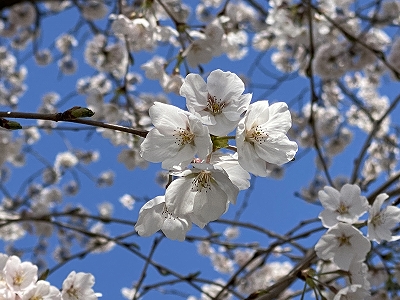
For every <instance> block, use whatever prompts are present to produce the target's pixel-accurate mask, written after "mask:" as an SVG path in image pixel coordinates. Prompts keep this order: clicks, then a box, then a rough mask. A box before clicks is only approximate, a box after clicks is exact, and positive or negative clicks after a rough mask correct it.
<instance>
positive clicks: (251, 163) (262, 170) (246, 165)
mask: <svg viewBox="0 0 400 300" xmlns="http://www.w3.org/2000/svg"><path fill="white" fill-rule="evenodd" d="M237 149H238V159H239V164H240V165H241V166H242V168H243V169H245V170H246V171H248V172H250V173H252V174H254V175H256V176H261V177H265V176H267V165H266V163H265V161H264V160H263V159H261V158H260V157H259V156H258V154H257V153H256V152H255V149H254V147H253V145H251V144H250V143H248V142H243V143H242V146H241V147H239V146H238V148H237Z"/></svg>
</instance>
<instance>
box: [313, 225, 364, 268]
mask: <svg viewBox="0 0 400 300" xmlns="http://www.w3.org/2000/svg"><path fill="white" fill-rule="evenodd" d="M370 249H371V244H370V242H369V241H368V239H367V238H365V237H364V236H363V234H362V233H361V231H359V230H358V229H356V228H354V227H353V226H352V225H350V224H347V223H341V222H340V223H337V224H336V225H335V226H333V227H331V228H330V229H329V230H328V231H327V232H326V233H325V234H324V235H323V236H322V237H321V239H320V240H319V241H318V243H317V244H316V245H315V251H316V252H317V255H318V257H319V258H321V259H330V258H333V262H334V263H335V264H336V265H337V266H338V267H339V268H340V269H342V270H345V271H348V270H349V268H350V265H351V263H352V262H353V261H360V262H361V261H363V260H364V259H365V257H366V255H367V253H368V252H369V250H370Z"/></svg>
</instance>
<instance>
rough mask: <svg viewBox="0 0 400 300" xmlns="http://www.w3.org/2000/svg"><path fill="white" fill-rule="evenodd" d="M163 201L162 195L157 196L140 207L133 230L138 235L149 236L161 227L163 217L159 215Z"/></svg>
mask: <svg viewBox="0 0 400 300" xmlns="http://www.w3.org/2000/svg"><path fill="white" fill-rule="evenodd" d="M164 203H165V200H164V196H158V197H155V198H154V199H151V200H150V201H148V202H147V203H146V204H145V205H143V207H142V208H141V209H140V211H139V218H138V220H137V222H136V225H135V230H136V231H137V233H138V234H139V235H140V236H150V235H152V234H154V233H156V232H157V231H158V230H160V229H161V226H162V224H163V222H164V217H163V216H162V215H161V213H162V211H163V208H164Z"/></svg>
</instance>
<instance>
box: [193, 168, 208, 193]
mask: <svg viewBox="0 0 400 300" xmlns="http://www.w3.org/2000/svg"><path fill="white" fill-rule="evenodd" d="M210 182H211V172H210V171H205V170H203V171H201V172H200V173H199V175H197V176H196V178H195V179H193V181H192V189H193V190H195V191H196V192H201V191H202V189H206V193H207V190H211V184H210Z"/></svg>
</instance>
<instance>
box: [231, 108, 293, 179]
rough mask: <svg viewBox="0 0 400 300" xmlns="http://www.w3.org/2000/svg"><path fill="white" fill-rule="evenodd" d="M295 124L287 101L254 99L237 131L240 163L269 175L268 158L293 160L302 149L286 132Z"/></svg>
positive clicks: (249, 168) (273, 160)
mask: <svg viewBox="0 0 400 300" xmlns="http://www.w3.org/2000/svg"><path fill="white" fill-rule="evenodd" d="M291 125H292V121H291V116H290V112H289V110H288V107H287V105H286V103H284V102H277V103H274V104H272V105H269V103H268V101H258V102H255V103H252V104H251V105H250V106H249V109H248V110H247V112H246V115H245V116H244V118H243V119H242V120H241V121H240V122H239V125H238V128H237V132H236V145H237V151H238V156H239V163H240V165H241V166H242V167H243V168H244V169H245V170H246V171H248V172H250V173H253V174H254V175H257V176H263V177H265V176H267V175H268V172H267V165H266V162H269V163H273V164H277V165H282V164H284V163H287V162H289V161H291V160H292V159H293V158H294V156H295V154H296V152H297V149H298V146H297V144H296V142H293V141H290V140H289V139H288V137H287V136H286V133H287V131H288V130H289V128H290V127H291Z"/></svg>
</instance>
